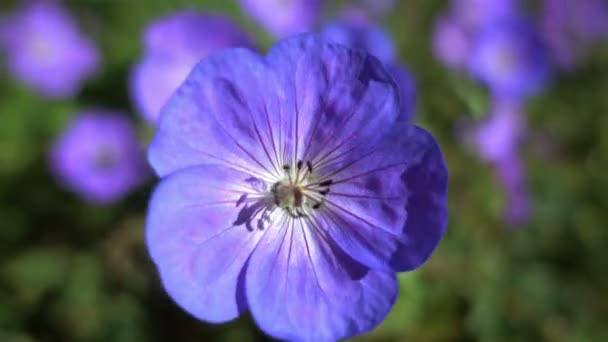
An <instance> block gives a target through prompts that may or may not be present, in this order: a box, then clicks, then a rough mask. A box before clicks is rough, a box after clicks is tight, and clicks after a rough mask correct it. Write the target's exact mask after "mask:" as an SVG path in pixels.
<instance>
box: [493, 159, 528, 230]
mask: <svg viewBox="0 0 608 342" xmlns="http://www.w3.org/2000/svg"><path fill="white" fill-rule="evenodd" d="M496 171H497V173H498V178H499V181H500V183H501V185H502V187H503V188H504V190H505V193H506V196H507V203H506V207H505V208H504V216H505V219H506V220H507V222H509V223H510V224H513V225H516V224H521V223H524V222H525V221H527V220H528V218H529V216H530V210H531V203H530V195H529V194H528V190H527V188H526V176H525V170H524V165H522V161H521V160H520V157H519V156H517V155H511V156H510V157H508V158H505V159H502V160H500V161H499V162H498V163H497V164H496Z"/></svg>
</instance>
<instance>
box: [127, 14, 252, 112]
mask: <svg viewBox="0 0 608 342" xmlns="http://www.w3.org/2000/svg"><path fill="white" fill-rule="evenodd" d="M231 46H243V47H252V46H253V43H252V42H251V40H250V39H249V37H248V35H247V34H246V33H245V32H243V31H242V30H241V29H240V28H238V27H237V26H236V25H235V24H234V23H232V22H231V21H230V20H229V19H228V18H225V17H222V16H218V15H207V14H203V13H199V12H194V11H185V12H178V13H174V14H171V15H168V16H165V17H162V18H159V19H157V20H156V21H154V22H152V23H151V24H149V25H148V27H147V29H146V32H145V34H144V56H143V57H142V60H141V61H140V62H139V63H138V64H137V65H136V66H135V67H134V70H133V73H132V76H131V97H132V98H133V100H134V101H135V104H136V105H137V107H138V108H139V113H140V114H141V115H142V116H143V117H144V118H145V119H146V120H148V121H149V122H151V123H156V121H157V120H158V116H159V113H160V109H161V107H162V106H163V105H164V104H165V102H166V101H167V100H168V99H169V97H170V96H171V94H173V92H174V91H175V90H176V89H177V87H178V86H179V85H180V84H181V83H182V82H183V80H184V79H185V78H186V76H187V75H188V73H189V72H190V70H191V69H192V68H193V67H194V66H195V65H196V63H198V62H199V61H200V60H201V59H203V58H204V57H206V56H207V55H209V54H210V53H211V52H214V51H217V50H221V49H224V48H227V47H231Z"/></svg>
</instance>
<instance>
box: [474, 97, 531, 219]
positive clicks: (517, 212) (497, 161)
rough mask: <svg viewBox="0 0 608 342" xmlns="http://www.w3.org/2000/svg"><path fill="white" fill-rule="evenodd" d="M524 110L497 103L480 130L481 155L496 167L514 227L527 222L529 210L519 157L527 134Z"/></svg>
mask: <svg viewBox="0 0 608 342" xmlns="http://www.w3.org/2000/svg"><path fill="white" fill-rule="evenodd" d="M521 107H522V105H521V104H520V103H517V102H511V101H508V100H502V99H498V100H496V101H495V103H494V108H493V110H492V113H491V115H490V117H489V118H488V119H487V120H486V121H485V122H484V123H482V124H481V125H480V126H479V127H478V128H477V143H476V145H477V149H478V152H479V154H480V156H481V157H482V158H483V159H484V160H486V161H488V162H491V163H492V164H493V165H494V166H495V167H496V172H497V174H498V178H499V181H500V183H501V185H502V186H503V188H504V190H505V193H506V195H507V207H506V208H505V209H504V210H505V217H506V218H507V220H508V221H509V222H510V223H512V224H517V223H521V222H523V221H525V220H526V219H527V217H528V214H529V209H530V208H529V207H530V203H529V202H530V200H529V196H528V193H527V190H526V186H525V172H524V170H523V165H521V161H520V156H519V148H520V143H521V140H522V138H523V134H524V132H525V122H524V119H523V117H522V114H523V112H522V108H521Z"/></svg>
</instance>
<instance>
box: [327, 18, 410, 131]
mask: <svg viewBox="0 0 608 342" xmlns="http://www.w3.org/2000/svg"><path fill="white" fill-rule="evenodd" d="M322 35H323V36H324V38H325V39H327V40H330V41H332V42H335V43H339V44H343V45H346V46H348V47H351V48H356V49H361V50H365V51H367V52H369V53H371V54H372V55H374V56H375V57H376V58H378V59H379V60H380V61H381V62H383V63H384V64H385V67H386V69H387V71H388V72H389V74H390V75H391V76H392V78H393V80H394V81H395V83H396V84H397V87H398V89H399V98H400V99H401V106H400V108H401V109H400V118H399V120H400V121H401V120H404V121H407V120H410V119H411V117H412V115H413V113H414V110H415V104H416V85H415V82H414V78H413V77H412V76H411V74H410V72H409V71H408V70H407V69H406V68H405V67H404V66H402V65H399V64H397V63H396V62H395V59H396V56H395V47H394V45H393V41H392V39H391V37H390V36H389V35H388V34H387V33H386V31H384V30H383V29H382V28H381V27H380V26H377V25H376V24H374V23H373V22H372V21H371V20H369V18H367V17H365V16H362V15H360V13H359V12H352V11H351V12H348V13H347V15H345V16H344V17H343V18H342V19H341V20H339V21H336V22H334V23H331V24H329V25H327V26H326V27H325V29H324V30H323V32H322Z"/></svg>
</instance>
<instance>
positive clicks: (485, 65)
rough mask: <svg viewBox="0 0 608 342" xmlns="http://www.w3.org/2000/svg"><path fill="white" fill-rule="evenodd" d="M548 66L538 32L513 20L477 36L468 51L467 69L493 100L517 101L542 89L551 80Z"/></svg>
mask: <svg viewBox="0 0 608 342" xmlns="http://www.w3.org/2000/svg"><path fill="white" fill-rule="evenodd" d="M550 63H551V62H550V60H549V56H548V54H547V50H546V46H545V45H544V43H543V41H542V40H541V38H540V37H539V35H538V32H536V30H534V28H533V27H531V26H530V25H529V24H528V23H526V22H524V21H522V20H517V19H513V20H509V21H504V22H501V23H497V24H496V25H494V26H492V27H489V28H487V29H486V30H484V31H483V32H481V33H480V36H479V38H478V39H477V40H476V42H475V44H474V46H473V48H472V51H471V56H470V60H469V69H470V71H471V74H472V75H474V76H475V77H476V78H477V79H479V80H480V81H483V82H484V83H486V84H487V86H488V87H489V88H490V90H491V91H492V92H493V94H494V95H495V96H498V97H503V98H505V97H509V98H513V99H519V98H526V97H529V96H532V95H536V94H537V93H539V92H540V91H541V90H543V89H544V87H545V86H546V85H547V83H548V81H549V79H550V76H551V69H552V68H551V64H550Z"/></svg>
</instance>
